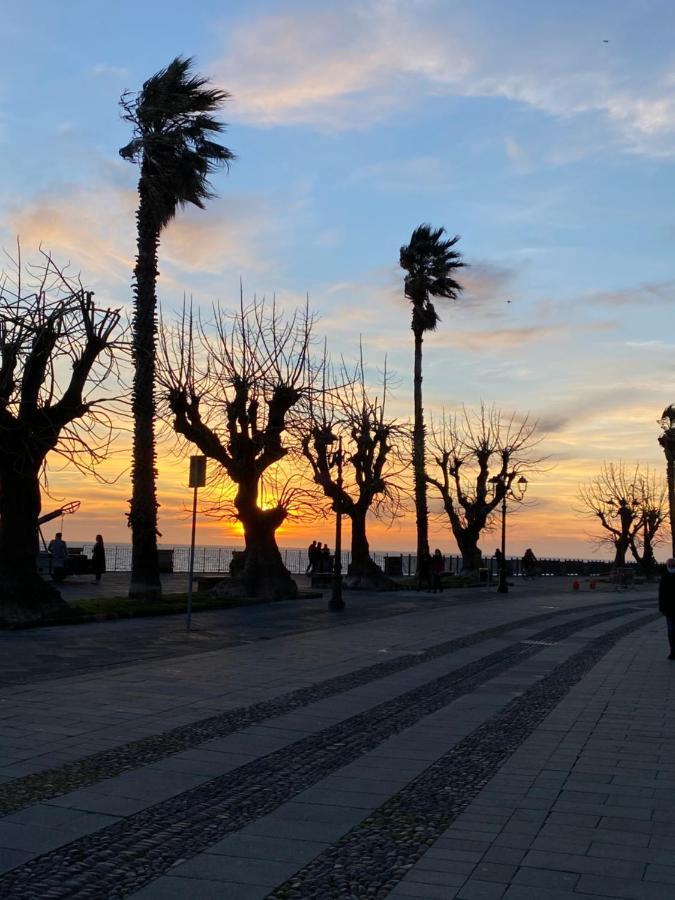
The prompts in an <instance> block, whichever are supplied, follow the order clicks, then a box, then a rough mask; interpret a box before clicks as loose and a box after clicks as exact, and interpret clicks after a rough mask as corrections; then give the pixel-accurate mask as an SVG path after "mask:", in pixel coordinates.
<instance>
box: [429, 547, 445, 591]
mask: <svg viewBox="0 0 675 900" xmlns="http://www.w3.org/2000/svg"><path fill="white" fill-rule="evenodd" d="M444 569H445V560H444V559H443V554H442V553H441V551H440V550H439V549H438V547H436V549H435V550H434V555H433V556H432V557H431V585H432V593H433V594H436V593H438V594H442V593H443V585H442V584H441V575H442V574H443V570H444Z"/></svg>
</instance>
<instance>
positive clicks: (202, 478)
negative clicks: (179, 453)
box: [190, 456, 206, 488]
mask: <svg viewBox="0 0 675 900" xmlns="http://www.w3.org/2000/svg"><path fill="white" fill-rule="evenodd" d="M205 484H206V457H205V456H191V457H190V487H191V488H200V487H204V485H205Z"/></svg>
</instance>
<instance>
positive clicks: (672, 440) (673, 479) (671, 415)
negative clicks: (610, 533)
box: [659, 406, 675, 556]
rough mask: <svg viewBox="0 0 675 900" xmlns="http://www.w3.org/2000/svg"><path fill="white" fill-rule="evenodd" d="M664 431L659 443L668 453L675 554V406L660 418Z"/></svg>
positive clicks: (667, 471)
mask: <svg viewBox="0 0 675 900" xmlns="http://www.w3.org/2000/svg"><path fill="white" fill-rule="evenodd" d="M659 425H660V426H661V428H662V429H663V433H662V434H661V435H660V436H659V444H661V446H662V447H663V452H664V453H665V455H666V480H667V484H668V512H669V518H670V533H671V540H672V552H673V556H675V406H667V407H666V408H665V409H664V410H663V413H662V415H661V418H660V419H659Z"/></svg>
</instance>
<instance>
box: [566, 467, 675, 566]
mask: <svg viewBox="0 0 675 900" xmlns="http://www.w3.org/2000/svg"><path fill="white" fill-rule="evenodd" d="M579 499H580V501H581V504H582V509H583V511H584V512H585V513H586V514H587V515H589V516H592V517H593V518H595V519H597V521H598V522H599V523H600V526H601V528H602V529H603V532H602V533H601V534H600V535H599V536H598V537H597V538H596V541H597V543H598V544H609V545H610V546H612V547H613V548H614V565H615V566H617V567H622V566H625V565H626V554H627V553H628V551H629V550H631V552H632V554H633V557H634V558H635V560H636V562H638V563H639V564H640V567H641V569H642V570H643V571H644V572H645V573H646V574H650V573H651V571H652V569H653V565H654V550H653V548H654V544H655V543H656V541H657V533H658V531H659V529H660V527H661V525H662V524H663V520H664V517H665V511H666V492H665V488H664V487H663V486H661V485H660V484H659V483H658V481H657V479H656V477H655V476H654V475H653V474H652V473H651V472H650V471H649V469H648V468H646V469H641V468H640V465H639V463H638V464H636V465H635V466H634V467H633V468H632V469H627V468H626V464H625V463H624V462H623V461H621V460H620V461H619V462H617V463H613V462H610V463H603V465H602V468H601V470H600V472H599V474H598V475H596V476H595V477H594V478H592V479H591V480H590V481H589V482H588V483H587V484H585V485H581V486H580V488H579Z"/></svg>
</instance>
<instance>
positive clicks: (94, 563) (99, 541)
mask: <svg viewBox="0 0 675 900" xmlns="http://www.w3.org/2000/svg"><path fill="white" fill-rule="evenodd" d="M91 571H92V572H93V573H94V576H95V578H96V582H95V583H96V584H100V583H101V575H103V574H104V572H105V547H104V545H103V536H102V535H100V534H97V535H96V542H95V544H94V549H93V550H92V551H91Z"/></svg>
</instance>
